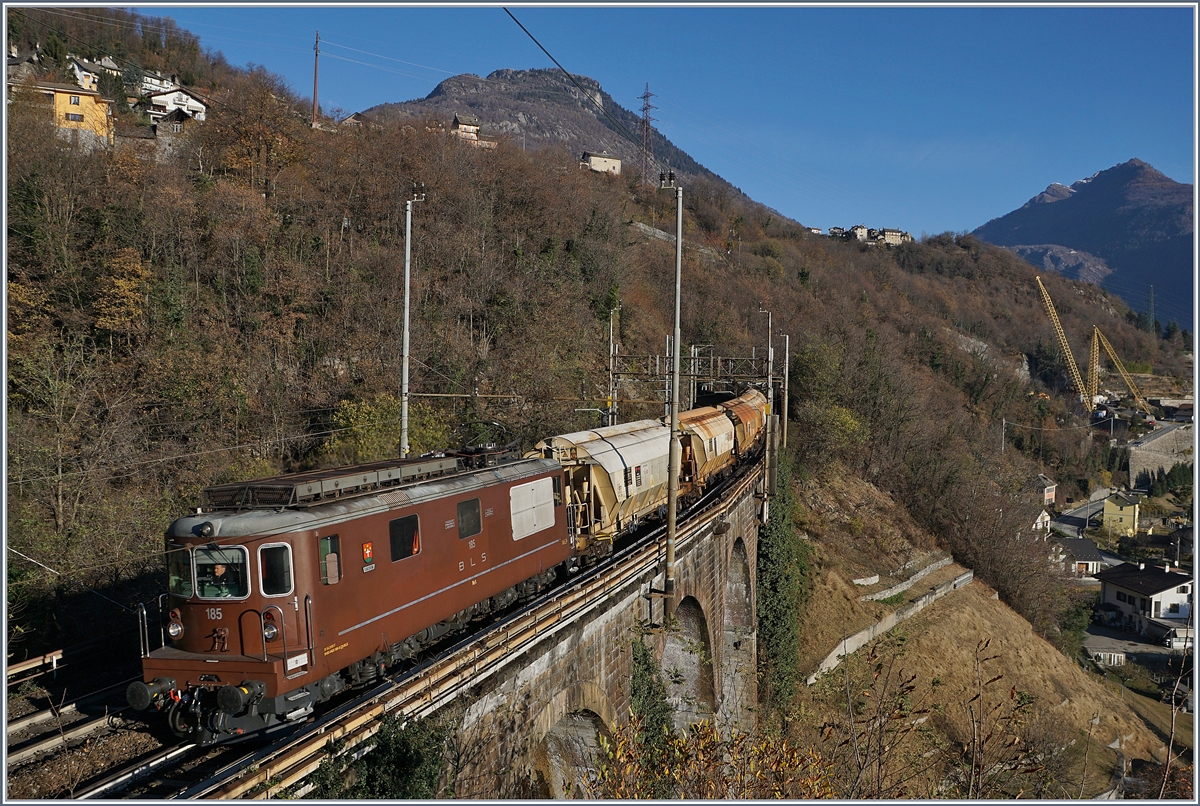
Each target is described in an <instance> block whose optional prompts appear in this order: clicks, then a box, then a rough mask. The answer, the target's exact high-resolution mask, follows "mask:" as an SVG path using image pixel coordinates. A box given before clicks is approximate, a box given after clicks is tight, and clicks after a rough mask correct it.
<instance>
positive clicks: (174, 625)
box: [167, 621, 183, 638]
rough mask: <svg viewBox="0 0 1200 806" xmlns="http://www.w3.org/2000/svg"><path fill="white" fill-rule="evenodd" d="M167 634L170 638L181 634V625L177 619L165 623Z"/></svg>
mask: <svg viewBox="0 0 1200 806" xmlns="http://www.w3.org/2000/svg"><path fill="white" fill-rule="evenodd" d="M167 635H169V636H171V637H172V638H178V637H179V636H181V635H183V625H182V624H180V623H179V622H178V621H172V622H171V623H170V624H168V625H167Z"/></svg>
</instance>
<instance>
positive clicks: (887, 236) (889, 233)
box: [880, 227, 912, 246]
mask: <svg viewBox="0 0 1200 806" xmlns="http://www.w3.org/2000/svg"><path fill="white" fill-rule="evenodd" d="M880 240H882V241H883V242H884V243H885V244H887V245H888V246H899V245H900V244H902V243H906V242H908V241H911V240H912V236H911V235H909V234H908V233H907V232H904V231H903V230H898V229H891V228H889V227H884V228H883V230H882V231H881V232H880Z"/></svg>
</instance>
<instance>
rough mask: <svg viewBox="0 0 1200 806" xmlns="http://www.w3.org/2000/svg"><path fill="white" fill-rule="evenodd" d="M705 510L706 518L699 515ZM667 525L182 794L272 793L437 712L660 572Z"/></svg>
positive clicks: (707, 506)
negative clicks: (386, 719)
mask: <svg viewBox="0 0 1200 806" xmlns="http://www.w3.org/2000/svg"><path fill="white" fill-rule="evenodd" d="M758 479H759V474H758V473H748V474H746V475H745V476H744V477H742V478H740V479H733V480H731V481H730V482H728V483H727V484H726V485H723V486H722V487H721V488H718V490H716V491H714V492H713V493H710V495H709V496H706V497H705V499H704V500H702V501H701V502H700V503H698V504H697V505H696V506H694V507H693V508H692V510H691V513H690V514H691V515H692V517H689V518H688V519H687V521H686V525H685V526H683V527H682V528H680V529H679V534H678V536H677V538H676V546H677V547H679V548H683V547H684V546H686V545H687V544H688V543H689V542H691V541H692V540H694V539H696V536H697V535H698V534H699V533H700V532H701V530H702V529H703V528H704V526H705V525H706V524H707V523H708V522H709V521H711V520H714V519H716V518H719V517H720V516H721V515H722V514H724V512H725V511H726V510H727V509H729V508H730V507H731V506H732V504H731V503H730V501H737V500H739V499H740V497H741V495H742V494H744V493H745V492H746V491H747V489H748V488H750V489H752V488H753V486H754V485H755V484H756V483H757V482H758ZM701 511H703V512H704V513H705V514H707V515H708V517H706V518H699V517H694V516H695V515H696V514H698V513H699V512H701ZM664 539H665V527H659V528H657V529H655V530H654V531H653V532H651V533H650V534H649V535H648V536H647V537H646V538H644V539H643V540H642V541H639V542H638V543H637V544H635V545H633V546H630V547H628V548H626V549H624V550H623V551H621V552H619V553H617V554H616V555H615V556H614V557H612V558H611V559H610V561H609V562H607V563H605V564H603V565H600V566H597V567H595V568H593V569H590V570H588V571H585V572H583V573H582V574H580V576H579V577H577V578H576V579H575V580H573V581H572V582H570V583H568V584H567V585H565V586H563V587H560V588H558V589H556V590H554V591H552V592H550V593H547V594H545V595H543V596H542V597H541V598H539V599H538V600H536V601H535V602H533V603H532V604H530V605H529V606H527V607H525V608H524V609H522V610H521V611H519V612H518V613H515V614H513V615H512V616H510V617H508V618H505V619H503V620H501V621H499V622H497V623H496V624H494V625H492V626H491V627H489V628H487V629H485V630H483V631H481V632H478V633H476V634H474V635H472V636H470V637H469V638H467V639H464V640H462V641H460V642H459V643H458V644H457V645H456V646H455V647H454V648H452V649H451V650H449V651H448V652H447V653H445V654H443V655H442V656H440V657H438V658H435V659H433V660H430V661H428V662H427V663H426V664H424V665H423V666H420V667H418V668H417V669H414V670H412V671H410V672H408V673H406V674H405V675H404V676H403V677H402V678H401V679H399V680H396V681H394V682H389V683H384V684H381V685H380V686H379V687H378V688H377V689H376V690H375V691H372V692H370V693H368V694H367V695H365V696H363V697H360V698H359V699H358V700H357V701H356V702H355V703H352V704H349V705H346V706H344V707H343V708H341V709H338V710H337V711H335V712H331V713H330V714H327V715H325V716H324V717H322V718H320V719H318V720H315V721H314V722H311V723H310V724H309V725H307V726H305V727H304V728H303V729H302V730H301V731H300V732H299V733H298V734H297V735H295V736H294V737H292V738H291V739H290V740H288V741H285V742H281V743H279V744H278V745H277V746H276V747H274V748H267V749H265V750H263V751H262V752H261V753H260V754H257V756H256V758H255V761H254V763H253V766H252V767H249V766H246V767H241V768H237V769H232V770H228V771H227V772H226V773H224V774H222V775H214V776H213V777H212V778H210V779H209V780H207V781H204V782H202V783H200V784H197V785H195V786H193V787H190V788H188V789H187V790H185V791H183V792H181V793H180V796H181V797H187V798H201V797H202V798H216V799H229V798H247V797H258V798H264V797H265V798H270V797H273V796H275V795H277V794H279V793H280V792H281V791H283V790H284V789H286V788H288V787H290V786H292V785H294V784H297V783H299V782H300V781H302V780H303V779H304V778H305V777H306V776H308V775H309V774H310V773H312V772H313V771H315V770H316V769H317V767H318V766H320V763H321V761H322V760H323V759H324V758H325V757H326V754H325V747H326V745H327V743H328V742H329V741H331V740H334V741H340V742H341V743H342V744H343V746H344V747H345V748H346V749H347V750H349V749H352V748H356V747H360V746H363V745H364V744H365V743H366V742H368V741H369V740H370V738H371V737H372V736H374V735H375V733H376V732H377V731H378V730H379V727H380V718H381V717H383V716H385V715H388V714H399V715H401V716H403V717H404V718H405V719H412V718H417V717H422V716H427V715H429V714H432V713H434V712H435V711H437V710H438V709H440V708H441V707H442V706H444V705H445V704H446V703H448V702H449V701H450V700H452V699H454V697H456V696H457V694H458V693H459V691H460V689H461V688H462V686H463V685H464V684H467V683H470V684H475V683H478V682H480V681H482V680H485V679H487V678H488V677H490V676H491V675H493V674H495V673H496V672H498V671H499V670H500V669H501V668H502V667H503V666H504V664H505V663H506V661H507V660H508V659H511V658H512V657H514V656H515V655H516V654H518V653H519V652H521V651H522V650H524V649H526V648H528V647H529V646H531V645H532V644H533V643H534V642H535V641H539V640H542V639H544V638H546V637H548V636H551V635H553V634H555V633H557V632H559V631H560V630H562V629H564V628H565V627H566V626H567V625H568V624H570V622H571V621H572V620H573V619H574V618H575V617H576V616H578V615H579V614H580V613H582V612H585V611H587V610H588V609H590V608H591V607H592V606H593V605H595V604H597V603H598V602H601V601H603V600H605V599H607V598H608V596H609V595H610V593H611V591H612V590H614V589H618V588H620V587H623V586H624V585H626V584H628V583H630V582H633V581H635V580H637V579H639V578H643V577H646V575H647V574H649V575H650V578H651V579H652V578H653V575H654V573H656V571H657V566H658V561H659V559H660V558H661V553H662V543H663V540H664Z"/></svg>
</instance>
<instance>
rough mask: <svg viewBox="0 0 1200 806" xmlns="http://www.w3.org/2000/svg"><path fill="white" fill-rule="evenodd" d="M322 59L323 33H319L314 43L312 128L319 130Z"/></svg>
mask: <svg viewBox="0 0 1200 806" xmlns="http://www.w3.org/2000/svg"><path fill="white" fill-rule="evenodd" d="M320 59H321V32H320V31H317V41H316V42H314V43H313V119H312V127H313V128H314V129H315V128H317V65H318V62H319V61H320Z"/></svg>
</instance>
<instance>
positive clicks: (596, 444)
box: [526, 420, 671, 553]
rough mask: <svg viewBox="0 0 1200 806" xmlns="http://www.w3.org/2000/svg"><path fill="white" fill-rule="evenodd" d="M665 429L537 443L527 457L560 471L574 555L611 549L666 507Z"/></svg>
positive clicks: (631, 426) (638, 425)
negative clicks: (553, 463) (547, 461)
mask: <svg viewBox="0 0 1200 806" xmlns="http://www.w3.org/2000/svg"><path fill="white" fill-rule="evenodd" d="M670 445H671V429H670V428H668V427H667V426H665V425H663V424H662V423H661V422H659V421H658V420H637V421H635V422H632V423H623V424H622V425H610V426H606V427H604V428H597V429H595V430H592V431H576V432H574V433H571V434H563V435H561V436H557V437H550V438H549V439H546V440H542V441H541V442H539V443H538V444H537V445H536V446H534V450H533V451H531V452H530V453H528V454H526V456H527V457H536V456H540V457H543V458H545V459H553V460H554V461H556V462H558V463H559V464H560V465H561V466H562V469H563V478H564V480H565V483H564V485H563V487H564V492H565V495H566V501H567V523H568V527H567V528H568V530H569V532H570V534H571V540H572V541H573V543H574V545H575V548H576V549H577V550H580V551H582V550H584V549H586V548H588V547H593V548H595V549H596V550H597V551H598V553H608V552H610V551H611V550H612V541H613V539H614V538H616V537H619V536H620V535H622V534H625V533H626V532H629V531H632V530H633V529H635V528H637V525H638V523H639V521H640V520H641V519H642V518H644V517H646V516H647V515H649V514H651V513H654V512H655V511H656V510H657V509H658V508H659V507H662V506H665V505H666V502H667V479H668V478H669V476H670V472H669V470H670V468H669V459H670Z"/></svg>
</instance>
